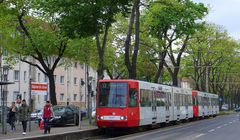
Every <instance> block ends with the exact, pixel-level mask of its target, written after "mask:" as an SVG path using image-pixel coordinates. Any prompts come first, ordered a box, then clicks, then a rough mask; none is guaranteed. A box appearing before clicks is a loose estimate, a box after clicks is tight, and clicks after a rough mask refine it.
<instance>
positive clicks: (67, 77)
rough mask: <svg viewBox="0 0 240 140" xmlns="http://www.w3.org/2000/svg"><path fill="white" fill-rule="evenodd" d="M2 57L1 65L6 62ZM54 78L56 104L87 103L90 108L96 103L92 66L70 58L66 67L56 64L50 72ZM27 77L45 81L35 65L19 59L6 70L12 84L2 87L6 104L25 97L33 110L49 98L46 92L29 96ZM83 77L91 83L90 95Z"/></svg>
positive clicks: (46, 81) (95, 82)
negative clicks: (4, 90)
mask: <svg viewBox="0 0 240 140" xmlns="http://www.w3.org/2000/svg"><path fill="white" fill-rule="evenodd" d="M29 59H31V58H29ZM3 60H4V59H2V63H1V64H2V65H6V64H5V62H4V61H3ZM31 61H32V62H33V61H34V60H31ZM34 63H35V62H34ZM54 77H55V86H56V98H57V102H58V104H60V105H66V104H73V105H76V106H79V107H81V108H87V107H88V104H90V105H91V106H92V107H94V106H95V105H96V101H95V100H96V97H95V95H96V86H97V72H96V71H95V70H94V69H92V68H91V67H89V66H87V65H86V64H81V63H79V62H74V61H72V65H71V66H69V67H64V66H59V67H57V68H56V69H55V71H54ZM30 79H31V82H36V83H48V77H47V76H46V75H45V74H44V73H42V72H41V71H40V70H39V69H37V68H36V67H32V66H31V67H30V65H29V64H27V63H23V62H19V63H17V64H15V65H14V66H13V67H12V68H10V69H9V72H8V75H7V80H8V81H10V82H14V84H11V85H8V86H7V87H6V90H7V92H6V94H7V96H6V97H7V98H6V100H7V105H8V106H10V105H11V102H13V101H15V102H17V103H18V101H20V100H22V99H25V100H26V101H27V103H28V104H29V102H30V101H31V103H32V105H33V109H41V108H43V106H44V104H45V101H46V100H49V92H47V95H42V94H38V95H30V93H31V92H30ZM87 79H88V80H89V82H88V83H89V84H90V85H91V86H90V87H91V91H92V92H91V93H90V94H89V92H88V89H87V88H88V85H87ZM48 91H49V89H48ZM88 95H91V96H88ZM30 97H31V99H30ZM88 97H89V100H88ZM19 103H20V102H19ZM18 105H20V104H18Z"/></svg>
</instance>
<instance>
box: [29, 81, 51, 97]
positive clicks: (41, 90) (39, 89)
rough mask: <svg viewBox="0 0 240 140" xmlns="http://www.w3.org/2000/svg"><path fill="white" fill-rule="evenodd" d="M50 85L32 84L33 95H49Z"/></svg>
mask: <svg viewBox="0 0 240 140" xmlns="http://www.w3.org/2000/svg"><path fill="white" fill-rule="evenodd" d="M47 91H48V84H47V83H33V82H32V83H31V94H32V95H47Z"/></svg>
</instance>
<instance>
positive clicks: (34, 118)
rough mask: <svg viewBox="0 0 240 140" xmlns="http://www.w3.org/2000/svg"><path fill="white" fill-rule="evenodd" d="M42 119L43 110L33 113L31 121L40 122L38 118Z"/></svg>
mask: <svg viewBox="0 0 240 140" xmlns="http://www.w3.org/2000/svg"><path fill="white" fill-rule="evenodd" d="M41 117H42V109H38V110H35V111H34V112H32V113H31V117H30V119H31V120H38V118H41Z"/></svg>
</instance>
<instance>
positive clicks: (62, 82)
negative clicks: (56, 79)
mask: <svg viewBox="0 0 240 140" xmlns="http://www.w3.org/2000/svg"><path fill="white" fill-rule="evenodd" d="M60 83H61V84H64V76H61V77H60Z"/></svg>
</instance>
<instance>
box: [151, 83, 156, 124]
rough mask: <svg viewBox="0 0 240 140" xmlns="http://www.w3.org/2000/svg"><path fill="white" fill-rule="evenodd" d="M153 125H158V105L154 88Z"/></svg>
mask: <svg viewBox="0 0 240 140" xmlns="http://www.w3.org/2000/svg"><path fill="white" fill-rule="evenodd" d="M152 116H153V117H152V124H155V123H157V103H156V94H155V88H153V87H152Z"/></svg>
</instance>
